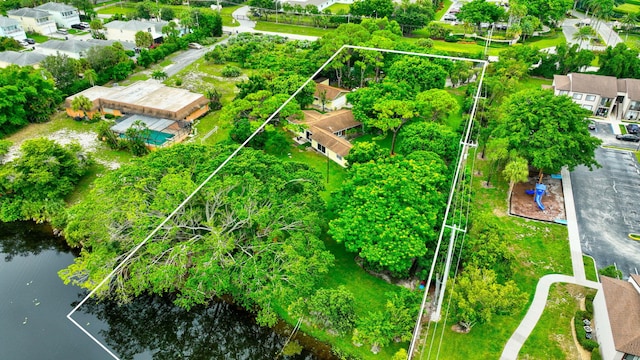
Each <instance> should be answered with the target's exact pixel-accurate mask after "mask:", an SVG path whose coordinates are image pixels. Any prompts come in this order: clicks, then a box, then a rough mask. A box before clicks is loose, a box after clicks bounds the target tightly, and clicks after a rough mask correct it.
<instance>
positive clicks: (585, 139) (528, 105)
mask: <svg viewBox="0 0 640 360" xmlns="http://www.w3.org/2000/svg"><path fill="white" fill-rule="evenodd" d="M502 112H503V116H502V118H501V119H500V123H499V124H498V125H497V128H496V129H495V131H494V137H497V138H507V139H508V142H509V146H508V150H509V151H511V150H514V151H516V153H517V154H518V155H520V156H521V157H523V158H525V159H527V160H528V162H529V165H531V166H534V167H535V168H537V169H539V170H540V171H541V172H542V171H546V172H556V171H560V169H561V168H562V167H563V166H567V167H568V168H569V169H570V170H573V169H574V168H575V167H576V166H578V165H585V166H587V167H590V168H591V167H594V166H598V163H597V162H596V160H595V154H594V151H595V149H596V148H597V147H598V146H599V145H600V143H601V140H599V139H598V138H595V137H593V136H591V134H590V133H589V130H588V127H587V125H588V120H587V119H586V116H588V115H589V112H588V111H587V110H585V109H583V108H581V107H580V105H577V104H576V103H574V102H573V101H572V100H571V99H570V98H569V97H568V96H555V95H554V94H553V92H552V91H548V90H524V91H520V92H518V93H515V94H513V95H511V96H509V97H508V98H507V99H506V100H505V102H504V104H503V107H502Z"/></svg>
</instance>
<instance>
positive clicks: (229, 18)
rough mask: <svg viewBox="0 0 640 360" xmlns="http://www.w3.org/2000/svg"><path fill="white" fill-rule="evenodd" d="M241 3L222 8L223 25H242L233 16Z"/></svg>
mask: <svg viewBox="0 0 640 360" xmlns="http://www.w3.org/2000/svg"><path fill="white" fill-rule="evenodd" d="M239 8H240V5H236V6H225V7H223V8H222V10H220V16H221V17H222V26H240V24H239V23H238V22H237V21H236V20H235V19H234V18H233V12H234V11H236V10H238V9H239Z"/></svg>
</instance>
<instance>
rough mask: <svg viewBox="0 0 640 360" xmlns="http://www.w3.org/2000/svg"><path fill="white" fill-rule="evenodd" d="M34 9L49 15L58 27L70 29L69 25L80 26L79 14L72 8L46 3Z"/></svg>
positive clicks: (60, 4) (55, 3) (65, 5)
mask: <svg viewBox="0 0 640 360" xmlns="http://www.w3.org/2000/svg"><path fill="white" fill-rule="evenodd" d="M35 9H38V10H42V11H46V12H48V13H49V14H51V17H52V18H53V21H55V23H56V24H57V25H58V27H61V28H65V29H70V28H71V25H76V24H80V14H79V13H78V9H77V8H75V7H73V6H70V5H67V4H63V3H57V2H48V3H46V4H42V5H40V6H36V7H35Z"/></svg>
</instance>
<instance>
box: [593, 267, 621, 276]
mask: <svg viewBox="0 0 640 360" xmlns="http://www.w3.org/2000/svg"><path fill="white" fill-rule="evenodd" d="M598 274H600V275H604V276H608V277H612V278H614V279H622V271H620V270H618V269H617V268H616V266H615V265H609V266H607V267H605V268H602V269H600V270H598Z"/></svg>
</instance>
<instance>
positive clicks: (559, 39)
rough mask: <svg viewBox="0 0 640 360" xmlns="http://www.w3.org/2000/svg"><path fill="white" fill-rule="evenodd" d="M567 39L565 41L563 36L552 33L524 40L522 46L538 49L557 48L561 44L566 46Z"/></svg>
mask: <svg viewBox="0 0 640 360" xmlns="http://www.w3.org/2000/svg"><path fill="white" fill-rule="evenodd" d="M566 43H567V39H565V37H564V35H563V34H562V33H561V32H560V33H557V32H556V33H552V34H549V35H544V36H536V37H532V38H529V39H526V41H525V42H524V44H523V45H528V46H535V47H537V48H538V49H544V48H548V47H552V46H558V45H562V44H566Z"/></svg>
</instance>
